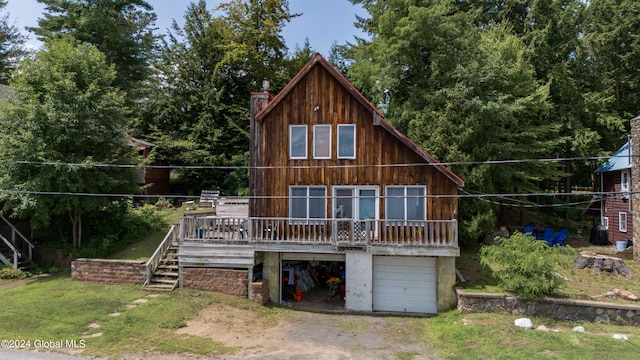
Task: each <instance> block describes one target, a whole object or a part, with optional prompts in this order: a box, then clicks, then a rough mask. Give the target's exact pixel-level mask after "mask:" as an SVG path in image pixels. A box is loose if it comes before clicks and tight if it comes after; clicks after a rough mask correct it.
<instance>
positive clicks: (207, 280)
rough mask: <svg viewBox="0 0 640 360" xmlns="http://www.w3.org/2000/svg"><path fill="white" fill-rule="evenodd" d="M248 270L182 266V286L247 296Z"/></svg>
mask: <svg viewBox="0 0 640 360" xmlns="http://www.w3.org/2000/svg"><path fill="white" fill-rule="evenodd" d="M248 279H249V272H248V270H234V269H220V268H183V269H182V286H183V287H185V288H188V289H195V290H204V291H215V292H220V293H223V294H228V295H237V296H244V297H247V296H248V292H249V289H248V286H249V280H248Z"/></svg>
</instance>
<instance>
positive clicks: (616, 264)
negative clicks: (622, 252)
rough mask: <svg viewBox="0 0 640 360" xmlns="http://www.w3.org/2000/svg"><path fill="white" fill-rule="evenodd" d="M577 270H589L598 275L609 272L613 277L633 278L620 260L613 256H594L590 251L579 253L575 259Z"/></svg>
mask: <svg viewBox="0 0 640 360" xmlns="http://www.w3.org/2000/svg"><path fill="white" fill-rule="evenodd" d="M575 268H577V269H585V268H591V269H593V270H594V271H595V272H597V273H598V274H600V273H602V272H603V271H607V272H610V273H611V274H613V275H622V276H626V277H633V273H632V272H631V270H629V268H628V267H627V265H625V263H624V261H623V260H622V259H620V258H617V257H613V256H606V255H601V254H596V253H594V252H591V251H581V252H580V255H578V258H576V265H575Z"/></svg>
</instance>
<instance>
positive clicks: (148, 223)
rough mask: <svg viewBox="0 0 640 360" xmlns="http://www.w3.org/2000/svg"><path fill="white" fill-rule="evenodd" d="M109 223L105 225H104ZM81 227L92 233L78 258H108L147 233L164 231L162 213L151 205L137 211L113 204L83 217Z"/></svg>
mask: <svg viewBox="0 0 640 360" xmlns="http://www.w3.org/2000/svg"><path fill="white" fill-rule="evenodd" d="M105 219H109V221H105ZM85 225H86V227H87V228H90V229H92V233H91V234H90V235H89V240H88V241H87V244H86V246H85V247H84V248H83V249H81V250H80V251H79V252H77V254H78V255H79V256H81V257H95V258H104V257H109V256H110V255H112V254H113V253H115V252H118V251H120V250H122V249H124V248H125V247H127V246H128V245H130V244H132V243H134V242H136V241H138V240H140V239H141V238H142V237H144V236H145V235H147V234H149V233H150V232H154V231H159V230H161V229H164V228H166V226H167V223H166V221H165V217H164V212H163V211H158V210H157V208H156V206H154V205H150V204H147V205H144V206H142V207H139V208H137V209H134V208H133V207H132V206H131V202H129V201H125V200H122V201H115V202H112V203H111V204H110V205H109V206H105V207H104V208H102V209H100V211H97V212H95V213H92V214H90V215H87V216H86V219H85Z"/></svg>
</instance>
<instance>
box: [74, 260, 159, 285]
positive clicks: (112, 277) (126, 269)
mask: <svg viewBox="0 0 640 360" xmlns="http://www.w3.org/2000/svg"><path fill="white" fill-rule="evenodd" d="M71 280H73V281H86V282H93V283H102V284H144V282H145V281H146V280H147V266H146V263H145V262H144V261H138V260H111V259H84V258H82V259H76V260H74V261H72V262H71Z"/></svg>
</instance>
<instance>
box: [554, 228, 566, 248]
mask: <svg viewBox="0 0 640 360" xmlns="http://www.w3.org/2000/svg"><path fill="white" fill-rule="evenodd" d="M568 237H569V232H568V231H567V230H566V229H561V230H560V231H558V232H557V233H555V234H553V244H552V245H560V246H566V243H565V241H566V240H567V238H568Z"/></svg>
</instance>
